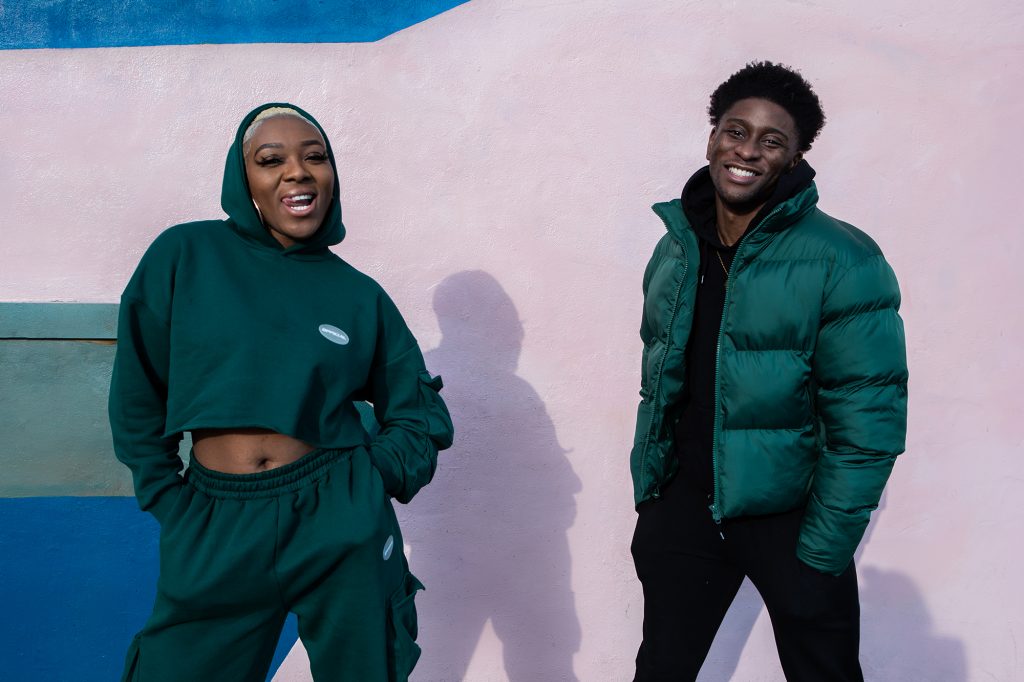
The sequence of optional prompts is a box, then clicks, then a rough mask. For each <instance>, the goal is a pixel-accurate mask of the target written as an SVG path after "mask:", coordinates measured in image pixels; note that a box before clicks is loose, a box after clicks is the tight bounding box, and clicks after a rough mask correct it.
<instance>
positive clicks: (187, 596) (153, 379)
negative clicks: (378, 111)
mask: <svg viewBox="0 0 1024 682" xmlns="http://www.w3.org/2000/svg"><path fill="white" fill-rule="evenodd" d="M335 169H336V166H335V161H334V155H333V153H332V151H331V147H330V143H329V142H328V141H327V137H326V135H325V134H324V132H323V130H322V129H321V128H320V125H319V124H318V123H317V122H316V121H315V120H314V119H313V118H312V117H310V116H309V115H308V114H306V113H305V112H304V111H302V110H301V109H299V108H298V107H294V106H292V105H290V104H266V105H263V106H261V107H259V108H257V109H255V110H254V111H252V112H251V113H250V114H249V115H248V116H246V117H245V119H244V120H243V121H242V123H241V125H240V126H239V128H238V133H237V134H236V136H235V141H234V144H233V145H232V147H231V149H230V151H229V152H228V158H227V163H226V166H225V171H224V184H223V188H222V193H221V206H222V207H223V208H224V211H225V212H226V213H227V215H228V219H227V220H225V221H205V222H196V223H187V224H184V225H177V226H175V227H172V228H170V229H168V230H167V231H166V232H164V233H163V234H161V235H160V236H159V237H158V238H157V239H156V241H155V242H154V243H153V244H152V246H150V248H149V249H148V251H147V252H146V254H145V255H144V256H143V258H142V261H141V263H140V264H139V267H138V269H137V270H136V272H135V274H134V275H133V277H132V279H131V281H130V282H129V283H128V286H127V288H126V289H125V292H124V294H123V296H122V298H121V309H120V320H119V328H118V349H117V356H116V360H115V363H114V374H113V379H112V385H111V391H110V421H111V427H112V431H113V434H114V448H115V452H116V454H117V457H118V459H120V460H121V461H122V462H124V463H125V464H126V465H128V467H129V468H130V469H131V470H132V474H133V476H134V481H135V493H136V496H137V498H138V501H139V505H140V507H141V508H142V509H144V510H147V511H150V512H152V513H153V515H154V516H155V517H156V518H157V520H158V521H159V522H160V525H161V536H160V580H159V583H158V587H157V598H156V605H155V606H154V609H153V614H152V616H151V617H150V619H149V621H148V622H147V623H146V625H145V627H144V628H143V630H142V632H140V633H139V634H138V635H137V636H136V637H135V639H134V640H133V642H132V645H131V647H130V649H129V652H128V659H127V661H126V664H125V672H124V677H123V679H124V680H132V681H138V682H159V681H162V680H174V681H176V682H180V681H181V680H190V681H195V682H206V681H210V682H214V681H216V682H232V681H237V682H251V681H253V680H263V679H264V677H265V676H266V673H267V669H268V668H269V666H270V662H271V658H272V656H273V653H274V649H275V645H276V643H277V639H278V636H279V634H280V630H281V627H282V624H283V622H284V619H285V616H286V615H287V614H288V613H289V612H294V613H295V614H297V616H298V622H299V636H300V638H301V639H302V641H303V643H304V645H305V647H306V650H307V651H308V653H309V658H310V663H311V667H312V671H313V677H314V679H315V680H317V681H318V682H324V681H332V680H360V681H371V682H372V681H374V680H381V681H383V680H389V681H390V680H405V679H407V678H408V675H409V672H410V671H411V670H412V667H413V666H414V665H415V663H416V659H417V658H418V657H419V648H418V647H417V646H416V644H415V642H414V639H415V637H416V614H415V607H414V605H413V596H414V594H415V592H416V590H418V589H422V585H420V584H419V582H418V581H417V580H416V578H415V577H413V576H412V574H410V573H409V571H408V567H407V564H406V561H405V557H404V555H403V553H402V546H403V545H402V537H401V533H400V532H399V529H398V525H397V522H396V520H395V515H394V511H393V509H392V507H391V503H390V500H389V496H390V497H394V498H395V499H397V500H399V501H400V502H408V501H409V500H410V499H411V498H412V496H413V495H414V494H415V493H416V492H417V491H418V490H419V489H420V487H422V486H423V485H425V484H426V483H428V482H429V481H430V479H431V477H432V476H433V472H434V467H435V465H436V462H437V451H438V450H441V449H444V448H446V447H448V446H449V445H451V442H452V424H451V419H450V417H449V416H448V411H447V409H446V408H445V405H444V403H443V401H442V400H441V398H440V396H439V395H438V390H439V389H440V388H441V381H440V378H439V377H438V378H433V377H431V375H430V374H429V373H427V371H426V369H425V368H424V365H423V356H422V354H421V353H420V349H419V347H418V346H417V344H416V340H415V338H413V335H412V333H411V332H410V331H409V329H408V327H407V326H406V325H405V322H404V321H403V320H402V317H401V315H400V314H399V312H398V310H397V309H396V308H395V305H394V303H392V301H391V299H390V298H388V296H387V294H386V293H384V291H383V290H382V289H381V287H380V286H379V285H378V284H377V283H376V282H374V281H373V280H372V279H370V278H369V277H367V276H366V275H364V274H362V273H360V272H358V271H356V270H355V269H354V268H353V267H352V266H350V265H348V264H347V263H345V262H344V261H343V260H341V259H340V258H338V257H337V256H336V255H334V254H333V253H331V251H329V250H328V247H329V246H331V245H333V244H337V243H338V242H340V241H341V240H342V238H343V237H344V227H343V225H342V222H341V206H340V204H339V201H338V194H339V185H338V178H337V173H336V170H335ZM364 400H365V401H369V402H370V403H372V404H373V410H374V414H375V416H376V419H377V421H378V423H379V424H380V430H379V432H377V433H376V435H375V436H374V437H373V438H371V437H370V436H369V435H368V433H367V431H366V430H365V429H364V428H363V426H362V425H361V422H360V417H359V413H358V412H357V410H356V406H355V404H354V401H364ZM186 431H189V432H191V433H192V439H193V450H192V458H191V463H190V466H189V468H188V470H187V471H186V472H185V475H184V477H182V476H180V475H179V472H180V471H181V468H182V462H181V459H180V458H179V457H178V454H177V453H178V445H179V441H180V440H181V436H182V434H183V433H184V432H186Z"/></svg>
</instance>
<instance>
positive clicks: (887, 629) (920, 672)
mask: <svg viewBox="0 0 1024 682" xmlns="http://www.w3.org/2000/svg"><path fill="white" fill-rule="evenodd" d="M887 495H888V492H886V493H884V494H883V496H882V500H881V502H880V503H879V507H878V511H876V512H875V513H874V514H872V515H871V523H870V524H869V525H868V528H867V532H866V533H865V534H864V539H863V541H862V542H861V544H860V547H859V548H858V549H857V554H856V558H855V560H856V562H857V577H858V583H859V586H860V603H861V646H860V652H861V656H860V658H861V667H862V668H863V669H864V676H865V678H866V679H869V680H885V681H888V682H910V681H917V680H919V681H920V682H926V681H927V682H966V680H967V660H966V653H965V651H964V645H963V643H962V642H960V641H958V640H956V639H954V638H951V637H946V636H943V635H940V634H937V633H935V632H934V631H933V624H932V618H931V615H930V614H929V613H928V609H927V606H926V604H925V600H924V596H923V595H922V594H921V592H920V590H918V588H917V586H916V585H914V583H913V581H912V580H911V579H910V577H909V576H907V575H906V574H904V573H900V572H898V571H887V570H883V569H880V568H876V567H874V566H871V565H870V564H868V565H865V564H864V563H863V562H862V560H861V556H862V554H863V553H864V548H865V547H866V546H867V544H868V542H869V541H870V539H871V534H872V532H873V531H874V528H875V525H876V523H877V522H878V518H879V516H880V515H881V513H882V511H883V510H884V508H885V498H886V496H887ZM763 608H764V603H763V602H762V601H761V597H760V595H759V594H758V593H757V590H756V589H754V586H753V585H751V583H750V581H749V580H744V581H743V586H742V587H741V589H740V591H739V593H738V594H737V595H736V599H735V600H734V601H733V603H732V606H731V607H730V608H729V613H728V615H727V616H726V618H725V621H724V622H723V623H722V627H721V629H719V631H718V635H717V636H716V638H715V643H714V646H712V648H711V651H710V652H709V653H708V657H707V660H706V661H705V663H704V667H703V669H702V670H701V674H700V676H699V677H698V681H699V682H728V681H729V680H731V679H733V675H734V674H735V673H736V669H737V666H738V663H739V659H740V656H741V654H742V653H743V649H744V647H745V646H746V643H747V640H748V639H749V637H750V632H751V630H753V628H754V624H755V622H756V621H757V619H758V616H759V615H760V613H761V611H762V609H763ZM778 674H779V679H781V675H782V672H781V668H780V669H779V673H778Z"/></svg>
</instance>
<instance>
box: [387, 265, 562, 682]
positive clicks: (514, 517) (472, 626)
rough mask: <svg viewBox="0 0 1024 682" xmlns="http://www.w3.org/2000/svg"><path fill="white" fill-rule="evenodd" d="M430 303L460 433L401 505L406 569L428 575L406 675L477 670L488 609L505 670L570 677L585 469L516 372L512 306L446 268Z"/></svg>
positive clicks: (447, 675) (437, 355)
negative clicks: (575, 465)
mask: <svg viewBox="0 0 1024 682" xmlns="http://www.w3.org/2000/svg"><path fill="white" fill-rule="evenodd" d="M434 310H435V312H436V313H437V318H438V322H439V324H440V327H441V332H442V339H441V344H440V346H439V347H438V348H436V349H434V350H432V351H430V352H428V353H427V354H426V361H427V367H428V368H429V369H430V371H431V372H434V373H437V374H441V375H442V376H443V378H444V389H443V391H442V395H443V397H444V399H445V401H446V402H447V404H448V407H449V409H450V410H451V414H452V419H453V421H454V423H455V430H456V435H455V445H454V446H453V447H452V449H451V450H449V451H447V452H442V453H441V455H440V458H439V462H438V469H437V474H436V476H435V478H434V481H433V482H432V483H431V484H430V485H429V486H427V487H426V488H424V489H423V490H422V491H421V492H420V493H419V495H418V496H417V498H416V499H415V500H414V501H413V503H412V504H411V505H410V507H409V508H408V509H407V510H406V509H400V510H399V511H400V515H401V517H402V524H403V527H404V528H407V529H408V530H407V531H406V533H405V536H406V538H407V542H409V543H410V545H411V548H410V562H411V567H412V570H413V572H414V573H416V574H417V575H418V576H419V577H420V578H421V580H422V581H423V583H424V584H425V585H426V586H427V589H426V591H425V592H422V593H420V596H419V597H417V607H418V610H419V612H420V625H421V627H420V637H419V643H420V644H421V645H422V647H423V656H422V658H421V659H420V662H419V664H418V665H417V667H416V671H415V672H414V674H413V677H414V679H416V680H423V681H427V680H429V681H431V682H438V681H441V680H448V681H453V682H454V681H455V680H464V679H472V678H467V677H466V675H467V670H468V669H469V667H470V662H471V660H472V658H473V656H474V652H475V651H476V650H477V648H478V644H479V643H480V639H481V635H482V634H483V633H484V632H485V627H486V624H487V622H488V621H490V624H491V627H492V628H493V630H494V633H495V634H496V635H497V637H498V639H500V641H501V647H502V655H503V662H504V673H505V675H506V676H507V679H509V680H511V681H512V682H538V681H540V682H546V681H549V680H551V681H554V680H576V676H575V674H574V673H573V666H572V663H573V660H572V659H573V654H574V653H575V652H576V651H578V649H579V644H580V624H579V620H578V618H577V615H576V609H575V600H574V596H573V592H572V587H571V581H570V577H571V571H570V568H571V557H570V554H569V543H568V539H567V537H566V531H567V530H568V529H569V527H570V526H571V525H572V522H573V519H574V517H575V515H576V502H575V497H574V496H575V494H576V493H577V492H579V491H580V488H581V483H580V480H579V478H578V477H577V476H576V474H575V472H574V471H573V469H572V466H571V465H570V464H569V460H568V459H567V458H566V452H567V451H566V450H564V449H563V448H562V447H561V446H560V445H559V443H558V438H557V435H556V433H555V428H554V425H553V424H552V422H551V418H550V417H549V416H548V413H547V410H546V409H545V406H544V403H543V401H542V400H541V399H540V396H538V395H537V392H536V391H535V390H534V389H533V387H532V386H530V384H529V383H527V382H526V381H525V380H523V379H522V378H520V377H519V376H517V375H516V366H517V363H518V360H519V353H520V349H521V347H522V341H523V326H522V323H521V322H520V320H519V315H518V313H517V311H516V308H515V306H514V305H513V303H512V300H511V298H509V296H508V294H507V293H505V291H504V290H503V289H502V287H501V285H500V284H498V282H497V281H496V280H495V279H494V278H493V277H492V276H491V275H489V274H488V273H486V272H482V271H479V270H477V271H466V272H459V273H456V274H454V275H451V276H450V277H448V278H446V279H445V280H444V281H443V282H441V284H440V285H438V287H437V289H436V291H435V294H434ZM482 651H483V652H484V653H486V652H485V650H482ZM482 656H483V657H484V658H485V659H486V658H489V657H490V656H485V655H484V654H483V653H482ZM493 674H495V671H491V670H488V671H486V672H481V673H480V675H481V676H486V679H488V680H490V679H494V678H492V677H491V675H493ZM498 674H500V672H499V673H498Z"/></svg>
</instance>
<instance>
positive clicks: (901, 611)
mask: <svg viewBox="0 0 1024 682" xmlns="http://www.w3.org/2000/svg"><path fill="white" fill-rule="evenodd" d="M887 496H888V491H887V492H885V493H883V495H882V500H881V502H880V503H879V506H878V511H877V512H875V513H874V514H872V518H871V523H870V524H869V525H868V529H867V532H866V533H865V534H864V541H863V542H861V544H860V547H859V548H858V550H857V558H856V560H857V577H858V581H859V583H860V608H861V635H860V640H861V641H860V651H861V665H862V666H863V668H864V676H865V677H866V678H867V679H869V680H892V681H893V682H897V681H898V682H914V681H918V680H919V681H920V682H926V681H927V682H966V681H967V654H966V651H965V649H964V644H963V642H961V641H959V640H957V639H955V638H953V637H947V636H945V635H941V634H938V633H936V632H935V631H934V623H933V621H932V617H931V614H930V613H928V606H927V603H926V602H925V599H924V595H923V594H921V591H920V590H919V589H918V587H917V585H915V584H914V581H913V580H911V579H910V576H908V575H907V574H906V573H901V572H899V571H889V570H885V569H881V568H876V567H874V566H871V565H870V564H868V565H865V564H864V563H863V562H862V561H861V554H863V552H864V548H865V547H866V546H867V544H868V542H869V541H870V539H871V534H872V532H873V531H874V529H875V523H876V522H877V520H878V516H879V515H880V514H881V512H882V511H883V510H884V508H885V499H886V497H887Z"/></svg>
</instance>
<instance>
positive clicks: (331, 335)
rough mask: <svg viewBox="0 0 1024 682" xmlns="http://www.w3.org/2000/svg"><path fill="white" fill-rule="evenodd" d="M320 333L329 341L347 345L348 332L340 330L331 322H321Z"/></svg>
mask: <svg viewBox="0 0 1024 682" xmlns="http://www.w3.org/2000/svg"><path fill="white" fill-rule="evenodd" d="M320 335H321V336H323V337H324V338H325V339H327V340H328V341H330V342H331V343H336V344H338V345H339V346H346V345H348V334H346V333H345V332H343V331H341V330H340V329H338V328H337V327H335V326H334V325H333V324H322V325H320Z"/></svg>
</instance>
